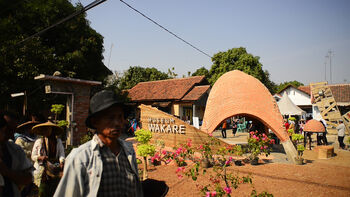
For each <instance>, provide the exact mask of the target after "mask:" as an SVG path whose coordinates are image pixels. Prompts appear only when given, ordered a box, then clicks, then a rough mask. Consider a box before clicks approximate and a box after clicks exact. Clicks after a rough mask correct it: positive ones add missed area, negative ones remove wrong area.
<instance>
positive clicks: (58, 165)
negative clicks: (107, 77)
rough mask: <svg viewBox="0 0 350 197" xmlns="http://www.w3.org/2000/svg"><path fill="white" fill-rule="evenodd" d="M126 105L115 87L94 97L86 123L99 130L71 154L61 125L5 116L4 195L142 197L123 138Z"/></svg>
mask: <svg viewBox="0 0 350 197" xmlns="http://www.w3.org/2000/svg"><path fill="white" fill-rule="evenodd" d="M127 108H128V107H127V106H126V105H124V103H123V102H122V101H120V100H118V97H116V95H115V93H114V92H112V91H107V90H104V91H101V92H99V93H97V94H96V95H94V96H93V97H92V98H91V102H90V113H89V116H88V117H87V119H86V126H87V127H89V128H91V129H94V130H95V134H94V136H93V137H92V139H91V140H90V141H88V142H86V143H85V144H82V145H81V146H79V147H78V148H75V149H73V150H72V151H71V152H70V154H69V155H68V156H67V158H66V157H65V149H64V147H63V144H62V140H61V139H60V138H59V137H58V136H60V135H61V134H62V133H63V129H62V128H61V127H59V126H57V125H56V124H55V123H53V122H50V121H48V122H46V121H42V120H39V119H38V118H35V116H33V118H32V120H30V121H28V122H25V123H23V124H21V125H19V126H17V120H16V118H15V116H13V115H12V114H10V113H3V114H1V115H0V196H15V197H19V196H33V193H34V196H45V197H46V196H57V197H58V196H59V197H61V196H72V197H75V196H76V197H78V196H136V197H137V196H143V193H144V192H143V190H142V183H141V181H140V179H139V176H138V168H137V162H136V154H135V152H134V149H133V146H132V144H131V143H128V142H126V141H124V140H122V139H121V138H120V136H121V135H122V132H123V129H124V127H125V123H126V120H125V119H124V117H127V112H128V109H127ZM148 184H149V183H148ZM157 184H158V183H157ZM158 185H159V184H158ZM163 189H164V188H163ZM158 192H159V190H158ZM163 192H167V191H166V190H164V191H163Z"/></svg>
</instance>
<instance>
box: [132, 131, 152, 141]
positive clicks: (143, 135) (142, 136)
mask: <svg viewBox="0 0 350 197" xmlns="http://www.w3.org/2000/svg"><path fill="white" fill-rule="evenodd" d="M135 138H136V140H137V141H138V142H140V143H141V144H148V142H149V141H150V140H151V139H152V132H151V131H149V130H145V129H139V130H137V131H136V132H135Z"/></svg>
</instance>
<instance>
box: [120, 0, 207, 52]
mask: <svg viewBox="0 0 350 197" xmlns="http://www.w3.org/2000/svg"><path fill="white" fill-rule="evenodd" d="M120 1H121V2H122V3H124V4H125V5H126V6H128V7H129V8H130V9H132V10H134V11H135V12H137V13H139V14H140V15H141V16H143V17H145V18H146V19H148V20H149V21H151V22H152V23H154V24H155V25H157V26H158V27H160V28H162V29H163V30H165V31H166V32H168V33H170V34H171V35H173V36H175V37H176V38H177V39H179V40H181V41H182V42H184V43H186V44H187V45H189V46H191V47H192V48H194V49H195V50H197V51H199V52H200V53H202V54H204V55H206V56H208V57H210V58H212V57H211V56H210V55H209V54H207V53H205V52H204V51H202V50H200V49H199V48H197V47H195V46H194V45H193V44H191V43H189V42H187V41H186V40H184V39H183V38H181V37H180V36H178V35H176V34H175V33H173V32H171V31H170V30H168V29H167V28H165V27H163V26H162V25H160V24H159V23H157V22H156V21H154V20H153V19H151V18H150V17H148V16H146V15H145V14H143V13H142V12H140V11H138V10H137V9H135V8H134V7H132V6H131V5H129V4H128V3H126V2H125V1H123V0H120Z"/></svg>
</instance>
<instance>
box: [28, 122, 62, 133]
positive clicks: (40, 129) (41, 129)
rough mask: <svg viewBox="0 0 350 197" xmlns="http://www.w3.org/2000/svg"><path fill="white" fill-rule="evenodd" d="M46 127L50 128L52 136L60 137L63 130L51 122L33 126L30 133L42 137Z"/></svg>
mask: <svg viewBox="0 0 350 197" xmlns="http://www.w3.org/2000/svg"><path fill="white" fill-rule="evenodd" d="M48 127H51V128H52V133H54V135H61V134H62V133H63V129H62V128H61V127H60V126H58V125H56V124H54V123H52V122H45V123H42V124H38V125H35V126H34V127H33V128H32V131H33V133H35V134H37V135H43V134H44V133H46V132H47V128H48Z"/></svg>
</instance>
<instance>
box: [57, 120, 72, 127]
mask: <svg viewBox="0 0 350 197" xmlns="http://www.w3.org/2000/svg"><path fill="white" fill-rule="evenodd" d="M68 124H69V122H68V121H67V120H59V121H58V122H57V125H58V126H60V127H63V128H66V127H67V126H68Z"/></svg>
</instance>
